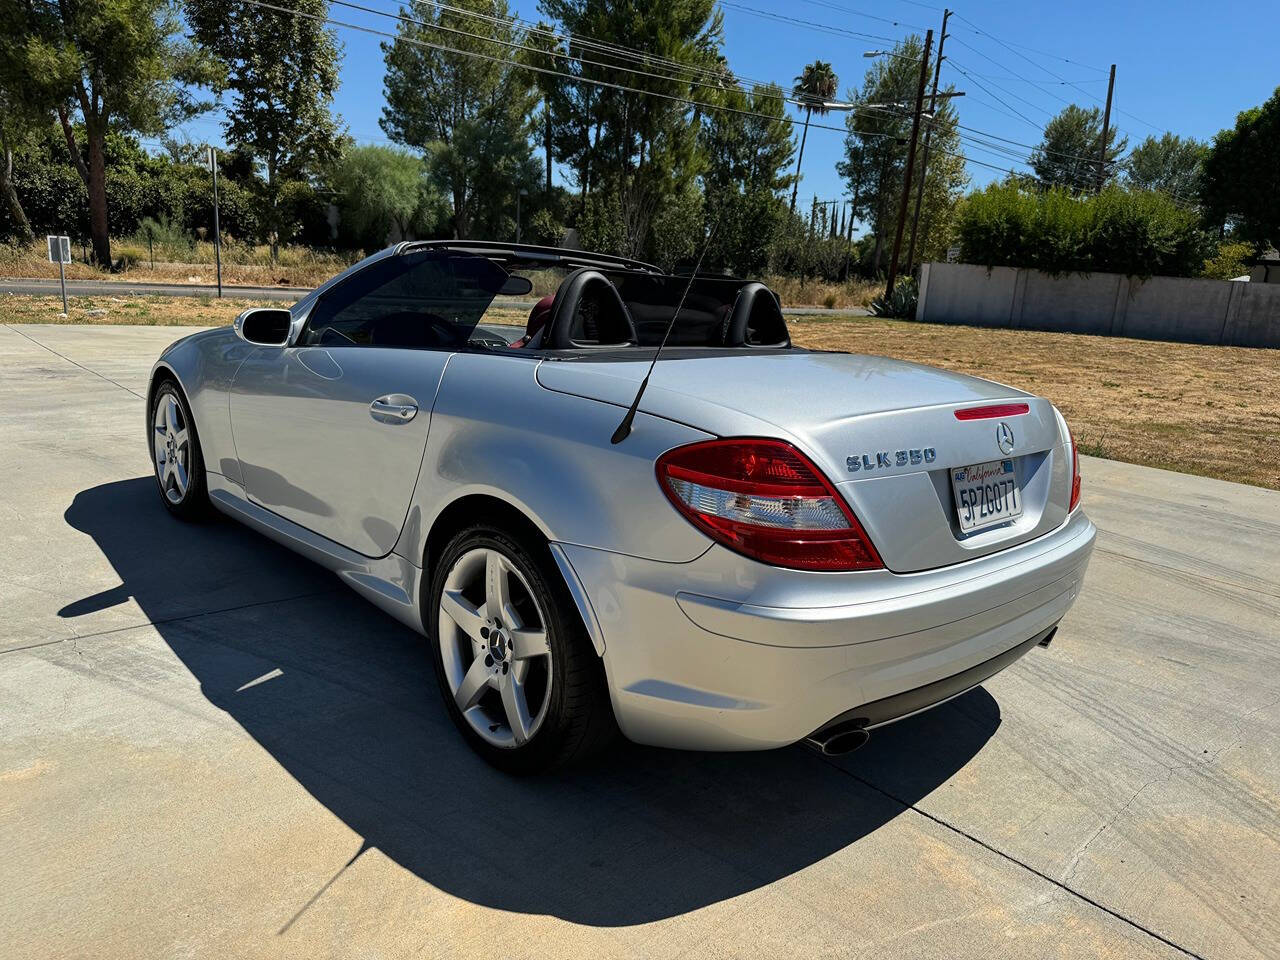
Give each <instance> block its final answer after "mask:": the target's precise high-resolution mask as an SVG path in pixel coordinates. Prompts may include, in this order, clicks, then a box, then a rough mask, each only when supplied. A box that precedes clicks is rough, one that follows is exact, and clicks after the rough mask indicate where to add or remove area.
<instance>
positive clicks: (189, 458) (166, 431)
mask: <svg viewBox="0 0 1280 960" xmlns="http://www.w3.org/2000/svg"><path fill="white" fill-rule="evenodd" d="M149 413H150V415H149V416H148V418H147V423H148V424H150V430H149V432H150V436H149V437H148V443H147V447H148V449H149V450H150V451H151V466H152V473H153V474H154V476H155V478H156V484H157V486H158V488H159V492H160V501H161V502H162V503H163V504H164V506H165V509H166V510H168V511H169V512H170V513H171V514H173V515H174V516H175V517H177V518H178V519H179V520H186V521H197V520H204V519H207V518H208V516H209V513H210V508H209V487H208V481H207V479H206V477H205V473H204V456H203V455H202V454H201V452H200V436H199V434H198V433H196V422H195V419H194V418H193V417H192V416H191V408H190V407H189V406H187V399H186V397H184V396H183V395H182V390H181V389H179V387H178V385H177V384H176V383H175V382H174V381H172V380H167V379H166V380H164V381H162V382H161V383H160V385H159V386H158V387H157V388H156V392H155V396H153V397H152V399H151V410H150V411H149Z"/></svg>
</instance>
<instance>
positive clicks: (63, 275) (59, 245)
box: [45, 234, 71, 316]
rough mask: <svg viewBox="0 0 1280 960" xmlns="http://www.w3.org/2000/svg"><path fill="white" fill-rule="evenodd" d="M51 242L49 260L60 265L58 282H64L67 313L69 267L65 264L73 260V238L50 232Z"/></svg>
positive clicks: (65, 312) (64, 299) (47, 240)
mask: <svg viewBox="0 0 1280 960" xmlns="http://www.w3.org/2000/svg"><path fill="white" fill-rule="evenodd" d="M45 240H46V242H48V244H49V262H50V263H56V264H57V265H58V282H59V283H60V284H62V313H63V315H64V316H65V315H66V314H67V269H66V267H65V266H63V264H67V263H70V262H71V238H70V237H58V236H54V235H53V234H50V235H49V236H47V237H45Z"/></svg>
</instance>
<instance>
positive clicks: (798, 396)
mask: <svg viewBox="0 0 1280 960" xmlns="http://www.w3.org/2000/svg"><path fill="white" fill-rule="evenodd" d="M535 276H536V277H537V278H538V279H539V280H540V281H541V282H543V284H544V286H543V289H544V290H547V289H552V284H554V289H555V293H554V296H548V297H545V298H543V299H542V300H541V301H539V302H538V303H537V305H536V306H534V307H533V310H532V311H531V312H528V310H527V301H525V302H524V304H523V305H522V307H521V313H520V314H518V315H517V314H516V313H515V312H514V309H513V308H512V307H511V306H505V307H504V306H503V305H504V304H511V303H513V302H514V303H519V302H520V301H518V300H513V298H518V297H521V296H526V295H528V294H529V292H530V291H531V289H533V280H532V279H531V277H535ZM526 312H527V313H528V318H527V321H526V320H525V319H524V318H525V313H526ZM512 318H516V319H517V322H518V323H520V324H521V325H522V326H523V331H522V330H520V329H515V330H513V331H511V333H510V335H504V334H503V333H502V332H501V331H500V330H499V329H497V325H498V324H499V323H501V322H503V321H504V319H505V320H506V322H507V323H510V321H511V319H512ZM637 401H638V402H637ZM146 428H147V435H148V446H149V448H150V450H151V455H152V459H153V461H154V464H155V476H156V480H157V483H158V486H159V493H160V496H161V498H162V500H163V503H164V505H165V506H166V507H167V508H168V510H169V511H170V513H172V514H174V515H175V516H177V517H180V518H182V519H194V518H197V517H200V516H203V515H205V514H207V513H208V511H209V507H210V506H212V507H214V508H216V509H217V510H218V511H221V512H222V513H225V514H228V515H230V516H231V517H234V518H235V519H237V520H239V521H242V522H243V523H246V524H248V525H249V526H251V527H253V528H255V529H257V530H259V531H261V532H262V533H263V534H265V535H267V536H268V537H271V538H272V539H274V540H277V541H279V542H281V543H283V544H285V545H287V546H289V547H291V548H292V549H294V550H296V551H298V552H299V553H301V554H303V555H304V556H307V557H309V558H311V559H313V560H315V561H316V562H318V563H320V564H323V565H324V566H326V567H328V568H330V569H332V570H334V571H335V572H336V573H337V574H338V576H339V577H341V578H342V579H343V580H344V581H346V583H347V584H348V585H350V586H351V588H352V589H354V590H355V591H356V592H358V593H360V594H362V595H363V596H365V597H367V598H368V599H369V600H371V601H372V602H373V603H375V604H377V605H378V606H379V607H381V608H382V609H383V610H385V611H386V612H387V613H389V614H390V615H391V616H393V617H395V618H397V619H398V620H400V621H402V622H403V623H405V624H407V625H408V626H410V627H412V628H413V629H414V630H417V631H419V632H421V633H423V634H425V635H426V637H427V638H428V640H429V643H428V645H427V651H428V652H427V656H428V657H430V658H432V659H433V660H434V667H435V671H436V674H437V676H438V679H439V683H440V689H441V692H442V695H443V700H444V704H445V707H446V709H447V710H448V712H449V713H450V715H451V716H452V718H453V720H454V722H455V723H456V725H457V727H458V729H459V730H460V731H461V733H462V735H463V736H464V737H465V738H466V739H467V740H468V741H469V742H470V743H471V744H472V746H473V747H474V748H475V749H476V750H477V751H478V752H479V753H480V754H481V755H483V756H484V757H485V758H486V759H487V760H489V761H490V762H491V763H493V764H495V765H497V766H499V767H501V768H503V769H506V770H511V771H516V772H530V771H536V770H542V769H546V768H548V767H552V766H556V765H561V764H566V763H571V762H575V761H578V760H580V759H582V758H584V757H586V756H588V755H590V754H592V753H594V752H596V751H598V750H599V749H601V748H602V747H603V746H604V745H605V744H607V743H609V742H610V740H611V739H612V738H613V737H614V736H615V735H616V733H617V732H618V731H619V730H621V732H622V734H624V735H625V736H627V737H629V738H630V739H632V740H634V741H638V742H641V743H647V744H655V745H661V746H666V747H677V748H685V749H693V750H757V749H765V748H771V747H780V746H783V745H786V744H792V743H796V742H798V741H808V742H809V743H810V744H811V745H813V746H815V747H816V748H818V749H821V750H823V751H825V752H828V753H839V752H845V751H848V750H851V749H853V748H855V747H857V746H859V745H861V744H862V743H864V742H865V741H866V739H867V737H868V735H869V731H871V730H873V729H875V728H876V727H878V726H881V725H883V724H887V723H890V722H892V721H894V720H897V719H900V718H902V717H905V716H908V715H910V714H913V713H917V712H919V711H921V710H925V709H927V708H929V707H931V706H934V705H936V704H939V703H941V702H943V701H945V700H948V699H950V698H952V697H955V696H957V695H959V694H961V693H963V692H964V691H966V690H968V689H970V688H972V687H974V686H976V685H978V684H980V683H981V682H982V681H984V680H985V679H987V678H988V677H990V676H991V675H993V674H994V673H996V672H997V671H999V670H1001V669H1002V668H1004V667H1006V666H1008V665H1009V664H1010V663H1012V662H1013V661H1014V660H1016V659H1018V658H1019V657H1021V656H1022V655H1023V654H1024V653H1026V652H1027V651H1028V650H1030V649H1031V648H1033V647H1034V646H1035V645H1036V644H1042V645H1044V644H1047V643H1048V642H1049V640H1050V639H1051V638H1052V637H1053V635H1054V632H1055V630H1056V629H1057V625H1058V623H1059V621H1060V620H1061V619H1062V616H1063V614H1065V613H1066V612H1067V610H1068V608H1070V606H1071V604H1072V602H1073V601H1074V600H1075V597H1076V594H1077V592H1078V591H1079V589H1080V583H1081V579H1082V577H1083V576H1084V572H1085V567H1086V564H1087V563H1088V560H1089V555H1090V553H1091V551H1092V548H1093V543H1094V533H1095V532H1094V527H1093V524H1092V523H1090V521H1089V520H1088V518H1087V517H1086V516H1085V515H1084V512H1083V510H1081V509H1080V506H1079V502H1080V470H1079V460H1078V457H1077V455H1076V450H1075V447H1074V444H1073V442H1072V439H1071V434H1070V432H1069V431H1068V429H1067V425H1066V423H1065V422H1064V420H1063V418H1062V415H1061V414H1060V413H1059V412H1058V411H1057V410H1056V409H1055V408H1054V407H1053V406H1052V405H1051V404H1050V403H1049V402H1048V401H1047V400H1044V399H1041V398H1040V397H1036V396H1033V395H1031V394H1028V393H1023V392H1022V391H1019V390H1015V389H1012V388H1010V387H1005V386H1001V385H1000V384H997V383H992V382H990V381H987V380H980V379H976V378H973V377H968V376H961V375H958V374H955V373H948V372H945V371H942V370H937V369H933V368H930V367H924V366H919V365H915V364H911V363H904V362H900V361H897V360H892V359H886V358H884V357H877V356H858V355H850V354H843V353H826V352H817V351H810V350H804V349H800V348H798V347H795V346H793V345H792V344H791V341H790V337H789V335H788V332H787V326H786V323H785V321H784V319H783V315H782V312H781V309H780V307H779V303H778V299H777V297H776V296H775V295H774V294H773V293H772V292H771V291H770V290H769V289H768V288H767V287H765V286H764V285H763V284H760V283H754V282H749V281H744V280H738V279H732V278H729V277H724V276H699V275H696V273H695V274H685V275H671V274H668V273H664V272H663V271H661V270H659V269H658V268H656V267H653V266H650V265H648V264H644V263H640V262H636V261H632V260H625V259H620V258H616V257H610V256H605V255H598V254H592V253H586V252H581V251H569V250H562V249H550V248H541V247H531V246H521V245H503V244H487V243H476V242H467V241H442V242H417V243H401V244H399V245H398V246H395V247H393V248H390V249H388V250H384V251H382V252H381V253H378V254H376V255H374V256H372V257H369V258H368V259H366V260H364V261H362V262H361V263H358V264H356V265H355V266H354V267H352V268H351V269H349V270H347V271H346V272H345V273H343V274H342V275H340V276H338V277H335V278H334V279H332V280H330V281H329V282H327V283H325V284H324V285H323V286H321V287H319V288H318V289H316V290H315V291H313V292H312V293H310V294H308V295H307V296H306V297H304V298H303V299H302V300H300V301H299V302H298V303H297V304H295V305H294V306H293V307H292V308H290V309H287V310H286V309H255V310H249V311H246V312H245V313H243V314H241V315H240V316H239V317H238V318H237V319H236V321H235V324H234V328H224V329H218V330H211V331H206V332H202V333H197V334H195V335H193V336H189V337H186V338H184V339H182V340H179V341H178V342H176V343H175V344H173V345H172V346H171V347H169V348H168V349H167V350H165V352H164V353H163V355H162V356H161V357H160V359H159V361H158V362H157V363H156V365H155V368H154V370H153V372H152V376H151V381H150V388H149V391H148V396H147V423H146Z"/></svg>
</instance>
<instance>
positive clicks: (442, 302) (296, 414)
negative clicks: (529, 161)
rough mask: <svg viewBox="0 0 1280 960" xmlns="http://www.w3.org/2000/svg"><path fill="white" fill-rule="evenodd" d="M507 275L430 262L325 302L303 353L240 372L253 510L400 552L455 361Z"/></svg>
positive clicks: (299, 348)
mask: <svg viewBox="0 0 1280 960" xmlns="http://www.w3.org/2000/svg"><path fill="white" fill-rule="evenodd" d="M505 278H506V274H505V272H503V271H502V270H501V268H499V267H497V266H496V265H495V264H493V263H492V262H491V261H489V260H487V259H484V258H481V257H472V256H459V255H456V254H451V253H449V252H447V251H440V250H430V251H420V252H416V253H410V254H402V255H396V256H390V257H386V258H383V259H381V260H378V261H375V262H374V263H372V264H371V265H370V266H368V267H366V268H364V269H363V270H361V271H359V272H358V273H355V274H353V275H352V276H350V277H348V278H347V279H346V280H344V281H342V282H341V283H339V284H337V285H336V286H334V287H333V288H331V289H330V290H328V291H326V292H325V293H324V294H323V295H322V296H321V297H320V298H319V299H318V300H317V301H316V303H315V305H314V306H313V307H312V309H311V311H310V313H309V315H308V317H307V320H306V323H305V324H304V326H303V328H302V330H301V331H300V333H299V334H298V336H297V340H296V342H295V343H292V344H289V345H286V346H283V347H259V348H258V349H257V350H255V351H254V353H253V354H252V355H251V356H250V357H249V358H248V359H246V360H245V362H244V363H243V364H242V365H241V367H240V369H239V370H238V371H237V373H236V377H235V381H234V383H233V385H232V390H231V400H230V407H231V426H232V432H233V436H234V439H235V446H236V455H237V456H238V458H239V460H240V466H241V471H242V477H243V479H244V483H245V490H246V493H247V495H248V497H249V499H250V500H252V501H253V502H255V503H257V504H259V505H261V506H263V507H265V508H266V509H268V510H271V511H272V512H274V513H277V514H279V515H280V516H282V517H284V518H286V519H288V520H292V521H293V522H295V523H297V524H300V525H301V526H303V527H306V528H307V529H309V530H312V531H314V532H315V533H318V534H320V535H321V536H324V537H327V538H328V539H330V540H333V541H335V542H337V543H340V544H342V545H343V546H345V547H348V548H350V549H352V550H355V551H357V552H359V553H361V554H364V555H366V556H383V555H385V554H387V553H389V552H390V551H391V549H392V547H394V546H395V543H396V540H397V538H398V537H399V535H400V530H401V527H402V526H403V525H404V519H405V516H406V514H407V513H408V509H409V502H410V499H411V498H412V496H413V489H414V485H415V483H416V481H417V477H418V470H419V467H420V466H421V463H422V454H423V450H424V449H425V447H426V442H427V432H428V429H429V427H430V421H431V408H432V405H433V404H434V402H435V396H436V390H437V388H438V387H439V384H440V378H441V376H442V374H443V372H444V368H445V365H446V364H447V363H448V361H449V357H450V356H451V355H452V354H453V353H454V352H455V351H456V350H458V349H460V348H462V347H464V346H465V344H466V339H467V336H468V334H469V333H470V331H471V329H474V327H475V325H476V323H477V322H478V320H479V318H480V316H481V315H482V314H483V313H484V311H485V309H486V308H487V307H488V305H489V303H490V302H491V301H492V299H493V294H494V292H496V290H497V289H498V288H499V287H500V286H501V284H502V282H503V281H504V280H505Z"/></svg>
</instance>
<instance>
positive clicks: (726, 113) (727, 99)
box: [702, 84, 795, 275]
mask: <svg viewBox="0 0 1280 960" xmlns="http://www.w3.org/2000/svg"><path fill="white" fill-rule="evenodd" d="M721 102H722V103H723V105H724V106H726V107H729V108H732V109H730V110H712V111H709V112H708V113H707V115H706V117H705V120H704V126H703V130H702V143H703V150H704V152H705V155H706V161H705V164H706V166H705V170H704V172H703V174H702V182H703V188H704V192H705V197H706V199H705V215H706V219H707V221H708V227H709V228H710V229H713V230H714V231H715V232H714V236H713V238H712V241H711V248H710V250H709V252H708V257H707V266H708V267H719V268H721V269H728V270H730V271H732V272H736V273H739V274H741V275H752V274H759V273H762V272H763V271H764V270H765V268H766V267H767V264H768V259H769V250H770V247H771V246H772V244H773V242H774V239H775V237H776V235H777V232H778V230H779V228H780V227H781V225H782V223H783V221H784V219H785V217H786V215H787V209H786V204H785V202H784V200H783V196H784V195H785V191H786V189H787V187H788V186H790V185H791V183H792V181H793V179H794V177H793V175H792V174H789V173H788V172H787V168H788V167H789V166H790V164H791V156H792V154H793V153H795V141H794V138H793V136H792V130H791V120H790V119H789V118H788V117H787V115H786V106H785V101H784V100H783V92H782V88H781V87H779V86H778V85H777V84H769V85H767V86H757V87H755V88H753V89H752V90H751V91H750V92H744V91H742V90H741V89H739V88H737V87H736V86H735V87H734V88H733V89H732V90H728V91H726V92H725V93H724V94H723V95H722V101H721ZM738 111H741V112H738Z"/></svg>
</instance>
